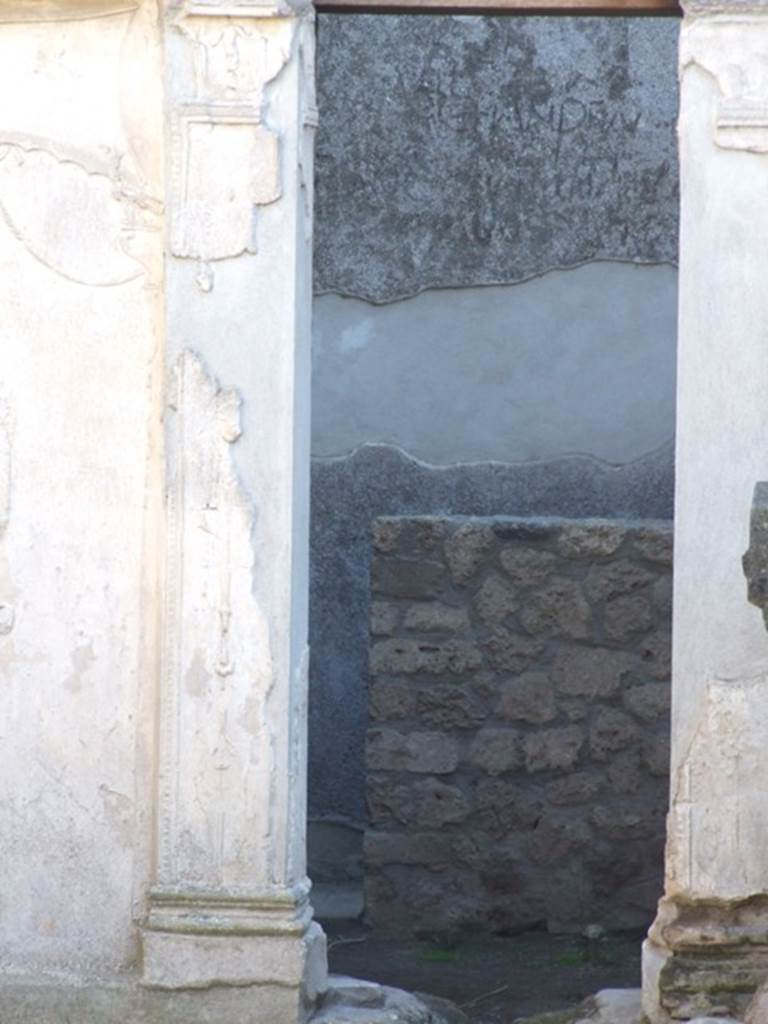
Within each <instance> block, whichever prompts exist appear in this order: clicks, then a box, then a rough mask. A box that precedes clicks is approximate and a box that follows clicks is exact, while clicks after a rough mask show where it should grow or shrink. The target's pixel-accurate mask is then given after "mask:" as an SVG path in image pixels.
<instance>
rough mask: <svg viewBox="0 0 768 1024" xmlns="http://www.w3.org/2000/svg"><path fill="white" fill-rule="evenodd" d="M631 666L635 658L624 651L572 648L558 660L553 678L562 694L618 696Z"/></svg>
mask: <svg viewBox="0 0 768 1024" xmlns="http://www.w3.org/2000/svg"><path fill="white" fill-rule="evenodd" d="M631 665H632V661H631V659H630V658H629V657H628V656H627V655H626V654H624V653H623V652H621V651H607V650H605V649H604V648H600V647H571V648H568V649H566V650H564V651H562V652H561V653H560V654H558V655H557V657H556V658H555V662H554V666H553V669H552V677H553V679H554V680H555V683H556V685H557V689H558V691H559V692H560V693H562V694H564V695H566V696H568V697H588V698H590V699H592V700H594V699H597V698H603V697H610V696H612V695H613V694H614V693H616V691H617V690H618V689H619V687H620V685H621V679H622V676H623V674H624V673H625V672H627V671H628V669H629V668H630V667H631Z"/></svg>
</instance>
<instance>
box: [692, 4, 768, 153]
mask: <svg viewBox="0 0 768 1024" xmlns="http://www.w3.org/2000/svg"><path fill="white" fill-rule="evenodd" d="M686 12H687V13H688V14H695V15H699V14H709V15H712V17H705V18H699V17H695V18H690V19H686V23H685V24H684V26H683V30H682V33H681V37H680V67H681V70H682V71H683V72H685V71H686V69H687V68H689V67H693V66H696V67H699V68H701V69H703V70H704V71H705V72H707V73H708V74H709V75H711V76H712V77H713V78H714V79H715V80H716V81H717V84H718V87H719V90H720V94H721V99H720V102H719V104H718V108H717V114H716V122H715V141H716V143H717V145H718V146H720V147H721V148H722V149H739V150H745V151H749V152H753V153H768V17H766V15H768V0H762V2H760V0H758V2H755V0H749V2H747V0H737V2H735V3H723V2H722V0H712V2H711V3H710V2H709V0H693V3H689V4H687V5H686Z"/></svg>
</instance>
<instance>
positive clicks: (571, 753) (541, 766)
mask: <svg viewBox="0 0 768 1024" xmlns="http://www.w3.org/2000/svg"><path fill="white" fill-rule="evenodd" d="M583 745H584V730H583V729H582V727H581V726H580V725H566V726H563V727H562V728H560V729H545V730H544V731H542V732H537V733H530V734H529V735H528V736H526V737H525V739H524V740H523V748H524V750H525V768H526V771H528V772H544V771H554V770H559V771H569V770H570V769H571V768H573V766H574V765H575V764H576V762H577V761H578V759H579V752H580V751H581V748H582V746H583Z"/></svg>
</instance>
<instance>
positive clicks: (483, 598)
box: [475, 573, 520, 627]
mask: <svg viewBox="0 0 768 1024" xmlns="http://www.w3.org/2000/svg"><path fill="white" fill-rule="evenodd" d="M475 606H476V608H477V613H478V615H479V616H480V618H481V620H482V621H483V622H484V623H485V624H486V626H490V627H493V626H496V625H498V624H499V623H502V622H504V620H505V619H506V618H507V617H508V616H509V615H511V614H512V613H513V612H516V611H517V609H518V608H519V607H520V602H519V600H518V597H517V594H516V593H515V591H514V590H513V589H512V587H510V586H509V584H508V583H505V582H504V580H502V579H501V577H500V576H497V575H496V574H495V573H492V574H491V575H490V576H488V577H486V579H485V580H484V582H483V585H482V586H481V587H480V589H479V590H478V592H477V594H476V595H475Z"/></svg>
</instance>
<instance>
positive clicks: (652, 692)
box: [622, 683, 672, 722]
mask: <svg viewBox="0 0 768 1024" xmlns="http://www.w3.org/2000/svg"><path fill="white" fill-rule="evenodd" d="M671 696H672V694H671V690H670V687H669V684H668V683H643V684H642V685H640V686H633V687H632V688H631V689H629V690H625V691H624V693H623V694H622V700H623V702H624V707H625V708H626V709H627V710H628V711H631V712H632V714H633V715H636V716H637V717H638V718H642V719H643V721H645V722H653V721H655V720H656V719H657V718H659V717H660V716H661V715H665V714H667V713H668V711H669V705H670V700H671Z"/></svg>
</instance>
